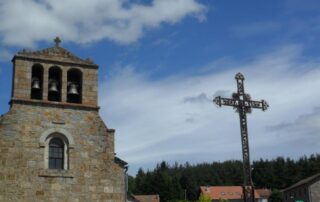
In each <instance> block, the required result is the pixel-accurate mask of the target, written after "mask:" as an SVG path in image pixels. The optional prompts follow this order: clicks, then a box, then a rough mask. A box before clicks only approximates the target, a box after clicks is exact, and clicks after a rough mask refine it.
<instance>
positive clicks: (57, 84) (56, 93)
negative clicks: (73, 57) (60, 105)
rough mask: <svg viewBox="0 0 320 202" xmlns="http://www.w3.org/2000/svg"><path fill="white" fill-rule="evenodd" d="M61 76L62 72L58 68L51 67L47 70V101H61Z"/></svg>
mask: <svg viewBox="0 0 320 202" xmlns="http://www.w3.org/2000/svg"><path fill="white" fill-rule="evenodd" d="M61 76H62V71H61V69H60V68H59V67H56V66H54V67H51V68H50V69H49V80H48V81H49V82H48V100H49V101H58V102H60V101H61Z"/></svg>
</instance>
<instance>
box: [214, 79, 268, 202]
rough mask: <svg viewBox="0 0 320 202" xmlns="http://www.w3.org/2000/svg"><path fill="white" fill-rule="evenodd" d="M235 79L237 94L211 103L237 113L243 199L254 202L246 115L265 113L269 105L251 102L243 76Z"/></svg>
mask: <svg viewBox="0 0 320 202" xmlns="http://www.w3.org/2000/svg"><path fill="white" fill-rule="evenodd" d="M235 79H236V81H237V93H233V94H232V98H222V97H220V96H218V97H216V98H215V99H214V100H213V101H214V102H215V103H216V104H217V105H219V106H220V107H221V106H222V105H224V106H231V107H233V108H234V109H235V110H236V112H238V113H239V118H240V132H241V144H242V158H243V173H244V183H243V198H244V201H245V202H254V200H255V197H254V187H253V183H252V176H251V166H250V152H249V140H248V127H247V113H251V111H252V108H257V109H262V111H265V110H267V108H268V107H269V105H268V103H267V102H266V101H265V100H261V101H253V100H251V97H250V95H249V94H246V93H245V91H244V76H243V75H242V74H241V73H238V74H236V76H235Z"/></svg>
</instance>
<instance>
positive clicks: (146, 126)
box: [100, 46, 320, 172]
mask: <svg viewBox="0 0 320 202" xmlns="http://www.w3.org/2000/svg"><path fill="white" fill-rule="evenodd" d="M302 51H303V49H302V47H301V46H287V47H283V48H279V49H278V50H277V51H272V52H271V53H266V54H264V55H260V56H257V57H256V58H255V59H254V60H252V61H251V62H246V63H242V64H237V67H238V68H236V67H234V68H229V69H228V70H225V71H221V72H218V73H216V72H211V73H210V72H206V73H205V74H202V75H197V74H195V75H191V76H185V75H181V76H176V77H170V78H163V79H162V80H157V81H151V80H149V79H148V75H141V74H139V73H137V72H136V71H135V70H134V68H132V67H131V68H123V69H120V70H119V71H118V72H117V73H116V74H113V75H111V76H110V77H109V78H106V79H105V81H104V82H103V83H102V85H101V86H100V92H103V93H102V94H101V96H100V105H101V107H102V110H101V114H102V116H103V117H104V119H105V120H106V122H107V125H108V126H109V127H114V128H116V129H117V135H116V142H117V144H116V146H117V147H116V150H117V153H118V154H119V155H120V156H121V157H123V158H125V159H126V160H128V162H129V163H130V165H131V167H132V170H131V172H134V171H135V169H137V167H141V166H147V167H148V166H152V165H154V164H155V163H156V162H158V161H160V160H168V161H175V160H188V161H190V162H199V161H202V160H206V161H211V160H212V161H213V160H224V159H235V158H236V159H241V144H240V135H239V123H238V122H239V120H238V116H237V115H236V114H235V112H234V110H233V109H232V108H229V109H228V108H227V107H226V108H224V109H219V108H218V107H215V106H214V104H213V103H212V102H211V99H212V98H213V96H214V95H217V94H220V95H221V94H224V95H225V94H228V93H229V92H234V91H235V90H236V83H235V80H234V78H233V77H234V75H235V74H236V73H237V72H239V71H241V72H242V73H244V75H245V76H246V79H247V80H246V83H245V87H246V90H247V92H249V93H250V94H251V96H252V98H253V99H254V100H261V99H266V100H267V101H268V102H269V103H270V106H271V107H270V110H269V111H267V112H265V113H263V112H262V111H258V110H254V112H253V113H252V114H250V115H249V116H248V120H249V136H250V144H251V152H252V156H253V158H260V157H263V158H268V157H274V156H278V155H290V156H292V157H296V156H299V155H301V154H308V153H310V152H311V153H312V152H316V151H317V148H318V147H319V144H318V145H315V144H312V146H310V144H311V143H310V142H308V141H301V140H303V139H305V133H304V132H303V130H300V131H296V132H295V138H294V140H293V139H290V135H291V131H290V130H281V131H279V130H273V131H271V130H266V127H267V126H270V125H278V124H279V123H284V122H285V123H287V122H288V123H295V120H299V117H301V116H303V115H304V114H306V113H307V112H308V111H310V112H312V111H313V109H314V108H315V107H317V106H318V100H319V97H320V96H319V95H318V94H316V93H315V91H314V86H320V80H319V79H318V78H319V77H320V70H319V67H320V65H319V64H318V63H317V62H315V61H309V62H308V63H306V62H302V60H301V59H302V56H301V52H302ZM205 68H207V66H205ZM200 69H201V68H200ZM302 69H304V70H303V71H302ZM199 71H200V72H201V70H199ZM229 94H230V95H229V96H231V93H229ZM288 114H290V116H288ZM317 120H318V119H311V118H310V119H308V121H300V120H299V121H298V122H299V123H300V124H301V125H302V126H300V128H302V129H303V128H308V127H310V124H311V123H312V124H313V125H317V124H318V122H317ZM310 122H311V123H310ZM312 124H311V125H312ZM293 125H294V124H292V125H291V124H290V125H286V127H290V128H292V126H293ZM293 130H294V127H293ZM316 131H317V130H310V132H311V133H313V136H312V138H313V142H315V143H316V142H320V136H319V135H316V134H315V133H316ZM291 141H300V143H301V144H300V146H299V149H297V148H296V147H295V146H294V145H295V144H296V143H295V144H294V143H292V144H289V143H290V142H291ZM271 148H272V149H271ZM293 150H294V151H293ZM288 151H292V153H287V152H288Z"/></svg>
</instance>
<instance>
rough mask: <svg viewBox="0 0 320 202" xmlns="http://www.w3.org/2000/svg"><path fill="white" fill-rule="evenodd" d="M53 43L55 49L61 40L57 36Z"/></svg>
mask: <svg viewBox="0 0 320 202" xmlns="http://www.w3.org/2000/svg"><path fill="white" fill-rule="evenodd" d="M53 41H54V43H55V44H56V47H59V44H60V43H61V39H60V38H59V37H58V36H57V37H56V38H54V40H53Z"/></svg>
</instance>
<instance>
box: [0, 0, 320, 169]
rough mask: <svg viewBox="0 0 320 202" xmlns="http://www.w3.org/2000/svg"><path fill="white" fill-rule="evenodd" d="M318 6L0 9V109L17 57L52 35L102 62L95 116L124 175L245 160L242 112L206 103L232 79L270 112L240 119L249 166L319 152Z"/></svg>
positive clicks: (35, 5)
mask: <svg viewBox="0 0 320 202" xmlns="http://www.w3.org/2000/svg"><path fill="white" fill-rule="evenodd" d="M71 7H72V8H73V9H70V8H71ZM319 10H320V3H319V1H316V0H306V1H300V0H290V1H289V0H288V1H284V0H283V1H278V0H277V1H273V0H270V1H257V0H252V1H249V0H248V1H225V0H220V1H218V0H202V1H200V0H198V1H197V0H121V1H116V0H81V1H79V0H65V1H64V3H63V4H61V3H59V2H58V1H53V0H23V1H22V0H13V1H0V22H1V23H0V45H1V46H0V78H1V79H0V80H1V85H0V90H1V95H0V102H1V103H2V104H1V105H0V112H1V114H3V113H5V112H6V111H7V110H8V105H7V103H8V101H9V99H10V96H11V95H10V91H11V76H12V65H11V62H10V60H11V58H12V57H13V55H14V54H15V53H16V52H17V51H19V50H21V49H23V48H27V49H33V50H36V49H42V48H46V47H50V46H52V45H53V42H52V39H53V38H54V37H55V36H60V37H61V39H62V46H63V47H64V48H66V49H68V50H70V51H71V52H73V53H74V54H76V55H78V56H80V57H82V58H87V57H90V58H92V59H93V60H94V61H95V63H96V64H98V65H99V66H100V69H99V90H100V91H99V105H100V106H101V107H102V108H101V111H100V114H101V116H102V117H103V119H104V121H105V122H106V124H107V126H108V127H110V128H115V129H116V152H117V154H118V155H119V156H120V157H121V158H123V159H124V160H126V161H128V162H129V165H130V171H129V172H130V173H135V171H136V170H137V168H139V167H143V168H145V169H148V168H152V167H154V166H155V164H156V163H157V162H159V161H161V160H166V161H169V162H175V161H177V162H180V163H184V162H185V161H189V162H191V163H198V162H203V161H208V162H210V161H223V160H226V159H241V147H240V134H239V126H238V116H237V115H236V114H235V113H234V112H233V110H232V109H227V108H225V109H219V108H217V107H215V106H214V104H213V103H212V101H211V100H212V98H213V97H214V96H216V95H223V96H230V95H231V93H232V92H233V91H235V88H236V83H235V80H234V75H235V74H236V73H237V72H239V71H240V72H242V73H244V75H245V77H246V78H247V79H246V83H245V85H246V86H245V87H246V89H247V91H248V92H249V93H250V94H251V95H252V97H253V98H254V99H258V100H260V99H266V100H267V101H268V102H269V104H270V109H269V110H268V111H266V112H261V111H257V110H255V111H254V112H253V113H252V114H250V115H249V117H248V120H249V137H250V146H251V157H252V159H258V158H260V157H261V158H274V157H276V156H288V157H292V158H297V157H299V156H301V155H304V154H306V155H308V154H311V153H317V152H319V148H320V135H319V131H320V105H319V104H318V100H319V98H320V96H319V92H318V90H317V87H318V86H320V79H319V78H320V59H319V52H320V50H319V45H318V44H319V43H320V39H319V37H318V36H319V34H320V12H319Z"/></svg>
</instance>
